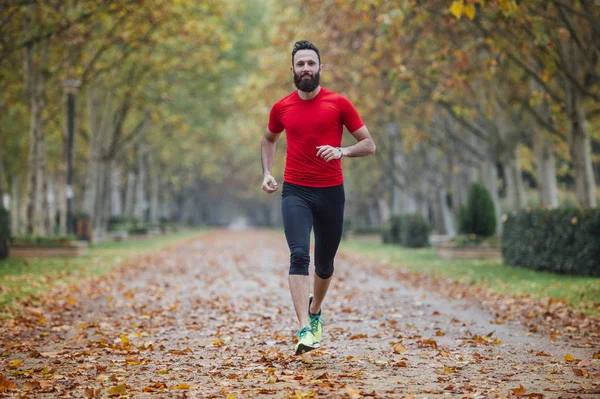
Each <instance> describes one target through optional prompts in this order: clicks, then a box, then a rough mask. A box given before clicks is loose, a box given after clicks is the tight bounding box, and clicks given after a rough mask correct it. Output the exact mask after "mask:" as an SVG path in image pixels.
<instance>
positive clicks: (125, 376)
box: [0, 231, 600, 398]
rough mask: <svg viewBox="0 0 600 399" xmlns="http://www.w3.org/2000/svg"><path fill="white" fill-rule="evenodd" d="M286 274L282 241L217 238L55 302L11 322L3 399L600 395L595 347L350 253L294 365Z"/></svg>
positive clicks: (262, 235) (264, 235)
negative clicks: (505, 318) (536, 330)
mask: <svg viewBox="0 0 600 399" xmlns="http://www.w3.org/2000/svg"><path fill="white" fill-rule="evenodd" d="M287 262H288V255H287V248H286V246H285V242H284V240H283V238H282V236H281V235H279V234H275V233H270V232H263V231H258V232H257V231H250V232H245V233H233V232H226V231H223V232H215V233H214V234H209V235H205V236H203V237H201V238H199V239H198V240H196V241H194V242H192V243H189V244H188V245H186V246H183V247H180V248H178V249H175V250H169V251H163V252H160V253H158V254H154V255H152V256H146V257H144V258H141V259H138V260H136V261H135V262H131V263H129V264H124V265H123V266H122V267H121V268H120V269H119V271H117V272H115V273H114V274H113V275H111V276H109V277H107V278H101V279H96V280H94V281H90V282H89V283H85V284H82V285H80V286H79V287H71V288H69V289H66V290H64V291H63V292H60V293H56V295H54V296H52V297H49V299H48V302H47V304H46V306H44V307H43V308H29V309H28V311H29V313H28V314H27V316H26V317H24V318H23V319H19V320H13V321H9V320H2V321H1V323H2V326H1V327H0V333H1V334H2V338H1V341H0V353H1V354H2V359H0V373H1V374H2V375H3V377H4V378H5V379H4V380H0V392H2V391H5V393H0V397H13V396H14V397H16V396H22V397H31V398H50V397H61V398H64V397H73V398H86V397H87V398H94V397H98V398H104V397H109V396H114V397H118V396H119V395H122V396H126V397H130V398H144V397H148V398H175V397H186V398H205V397H206V398H212V397H214V398H256V397H260V398H312V397H315V398H361V397H379V398H403V397H407V398H409V397H413V395H414V397H417V398H434V397H468V398H495V397H517V396H521V397H529V398H542V397H545V398H560V397H562V398H577V397H581V398H592V397H600V360H598V359H596V360H594V359H593V357H594V354H597V353H598V351H599V347H600V345H599V343H598V342H591V343H590V341H589V340H587V341H583V340H577V341H570V342H565V341H561V342H553V341H551V340H550V339H548V338H546V337H540V336H539V335H538V336H532V334H530V333H529V332H528V331H527V330H525V329H523V328H522V327H521V326H519V325H518V324H517V323H507V324H501V325H497V324H491V323H490V320H492V319H493V316H492V315H491V314H489V313H487V312H486V311H485V310H483V309H481V308H480V306H479V304H477V303H472V302H467V301H462V302H459V301H450V300H448V299H445V298H443V297H441V296H440V295H438V294H435V293H432V292H425V291H420V290H416V289H413V288H411V287H409V286H407V285H405V283H404V282H403V281H402V280H400V279H399V277H400V276H401V273H399V272H398V271H397V270H395V269H392V268H385V267H382V266H379V265H377V264H375V263H374V262H369V261H365V259H364V258H358V257H355V256H352V255H349V254H341V255H340V256H339V259H338V261H337V263H336V274H335V280H334V283H333V284H332V288H331V290H330V294H329V296H328V298H327V300H326V304H325V307H324V309H323V313H324V318H325V321H326V325H325V331H324V335H323V337H324V338H323V348H322V349H320V350H317V351H314V352H311V353H309V354H306V355H304V356H294V355H293V345H294V343H293V339H292V337H293V333H294V332H295V330H296V325H295V323H294V314H293V310H292V304H291V299H290V295H289V291H288V287H287V266H286V264H287ZM491 332H493V334H492V335H491V336H489V335H488V334H489V333H491ZM567 354H570V355H571V356H572V357H573V358H574V360H571V361H568V360H566V359H565V356H566V355H567ZM597 356H598V355H597Z"/></svg>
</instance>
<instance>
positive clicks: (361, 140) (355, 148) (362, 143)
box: [340, 125, 376, 158]
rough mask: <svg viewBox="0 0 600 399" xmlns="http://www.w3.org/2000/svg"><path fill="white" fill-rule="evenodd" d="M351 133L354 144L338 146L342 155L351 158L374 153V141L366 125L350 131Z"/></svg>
mask: <svg viewBox="0 0 600 399" xmlns="http://www.w3.org/2000/svg"><path fill="white" fill-rule="evenodd" d="M352 135H353V136H354V138H355V139H356V144H353V145H351V146H348V147H340V150H341V152H342V156H344V157H350V158H352V157H365V156H367V155H373V154H375V149H376V147H375V142H374V141H373V137H371V133H369V129H367V126H366V125H365V126H363V127H361V128H360V129H358V130H357V131H355V132H352Z"/></svg>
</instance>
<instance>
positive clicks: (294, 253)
mask: <svg viewBox="0 0 600 399" xmlns="http://www.w3.org/2000/svg"><path fill="white" fill-rule="evenodd" d="M309 263H310V253H309V251H308V250H306V249H303V248H294V249H292V250H291V251H290V274H297V275H301V276H308V265H309Z"/></svg>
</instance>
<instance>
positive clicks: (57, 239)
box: [11, 235, 77, 248]
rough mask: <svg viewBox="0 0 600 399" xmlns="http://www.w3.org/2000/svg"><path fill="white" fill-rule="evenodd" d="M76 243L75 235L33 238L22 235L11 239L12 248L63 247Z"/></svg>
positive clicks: (32, 236)
mask: <svg viewBox="0 0 600 399" xmlns="http://www.w3.org/2000/svg"><path fill="white" fill-rule="evenodd" d="M76 241H77V237H76V236H75V235H59V236H34V235H24V236H15V237H12V238H11V246H13V247H52V248H54V247H63V246H68V245H71V244H72V243H74V242H76Z"/></svg>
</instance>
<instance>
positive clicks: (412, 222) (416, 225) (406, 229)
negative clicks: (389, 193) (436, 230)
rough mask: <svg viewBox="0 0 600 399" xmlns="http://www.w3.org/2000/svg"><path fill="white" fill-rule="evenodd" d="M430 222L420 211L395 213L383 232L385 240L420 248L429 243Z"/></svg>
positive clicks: (390, 242) (388, 242)
mask: <svg viewBox="0 0 600 399" xmlns="http://www.w3.org/2000/svg"><path fill="white" fill-rule="evenodd" d="M430 230H431V229H430V226H429V223H427V220H425V218H424V217H423V215H421V214H420V213H414V214H403V215H394V216H392V217H391V218H390V221H389V223H388V227H387V228H386V229H384V230H383V232H382V239H383V242H384V243H386V244H399V245H402V246H403V247H409V248H420V247H425V246H428V245H429V232H430Z"/></svg>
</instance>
